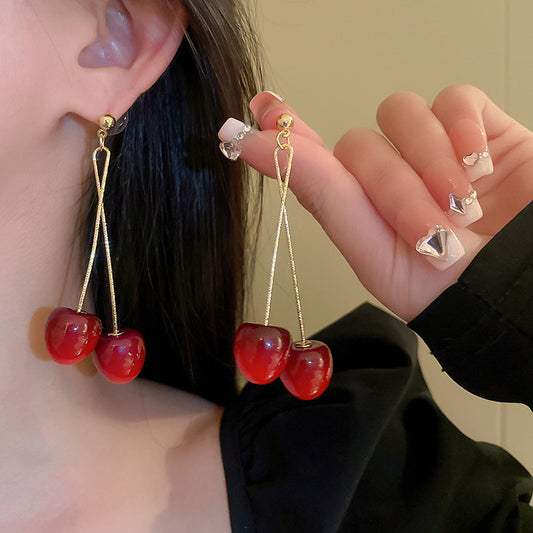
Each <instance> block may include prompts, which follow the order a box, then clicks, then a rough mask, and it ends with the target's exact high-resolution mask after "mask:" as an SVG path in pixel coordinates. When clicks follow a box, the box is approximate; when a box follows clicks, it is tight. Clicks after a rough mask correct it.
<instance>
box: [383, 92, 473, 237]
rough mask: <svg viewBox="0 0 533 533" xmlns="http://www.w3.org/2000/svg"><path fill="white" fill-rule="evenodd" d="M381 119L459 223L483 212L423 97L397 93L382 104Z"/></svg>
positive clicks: (435, 194) (413, 166) (415, 168)
mask: <svg viewBox="0 0 533 533" xmlns="http://www.w3.org/2000/svg"><path fill="white" fill-rule="evenodd" d="M377 120H378V124H379V126H380V128H381V129H382V131H383V133H384V134H385V135H386V136H387V137H388V138H389V139H390V141H391V142H392V143H393V144H394V146H395V147H396V148H397V149H398V151H399V152H400V153H401V154H402V156H403V158H404V159H405V160H406V161H407V162H408V163H409V164H410V166H411V167H412V168H413V169H414V170H415V171H416V172H417V173H418V175H419V176H420V178H421V179H422V181H423V182H424V183H425V185H426V187H427V188H428V190H429V191H430V193H431V194H432V196H433V197H434V198H435V200H436V202H437V203H438V205H439V207H440V209H441V210H442V211H444V212H445V213H447V214H448V216H449V219H450V220H451V221H452V222H453V224H454V225H455V226H459V227H464V226H468V225H470V224H472V223H473V222H476V221H477V220H479V219H480V218H481V217H482V216H483V211H482V209H481V206H480V204H479V201H478V200H477V193H476V192H475V191H474V190H473V188H472V185H471V184H470V179H469V177H468V175H467V173H466V172H465V170H464V168H463V167H462V165H461V164H460V163H459V162H458V160H457V157H456V155H455V151H454V148H453V146H452V143H451V141H450V139H449V137H448V134H447V132H446V130H445V128H444V127H443V125H442V124H441V123H440V121H439V120H438V119H437V117H436V116H435V115H434V114H433V112H432V111H431V109H430V108H429V107H428V105H427V103H426V102H425V100H423V99H422V97H420V96H419V95H417V94H414V93H410V92H400V93H395V94H393V95H392V96H390V97H389V98H387V99H386V100H385V101H384V102H383V103H382V104H381V106H380V107H379V109H378V114H377Z"/></svg>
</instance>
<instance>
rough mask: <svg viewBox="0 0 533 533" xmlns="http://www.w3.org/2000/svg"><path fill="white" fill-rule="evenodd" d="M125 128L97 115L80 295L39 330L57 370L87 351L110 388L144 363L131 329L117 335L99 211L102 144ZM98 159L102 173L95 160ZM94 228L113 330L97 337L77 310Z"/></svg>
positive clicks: (93, 319)
mask: <svg viewBox="0 0 533 533" xmlns="http://www.w3.org/2000/svg"><path fill="white" fill-rule="evenodd" d="M126 123H127V115H125V116H124V117H122V118H121V119H120V121H119V122H117V121H116V120H115V119H114V118H113V117H112V116H111V115H103V116H102V117H100V119H99V128H98V132H97V136H98V146H97V147H96V149H95V150H94V152H93V169H94V178H95V182H96V191H97V193H98V207H97V212H96V220H95V223H94V233H93V241H92V246H91V253H90V256H89V264H88V266H87V271H86V273H85V280H84V282H83V287H82V290H81V295H80V300H79V303H78V308H77V310H74V309H69V308H66V307H58V308H57V309H55V310H54V311H52V313H51V314H50V317H49V318H48V321H47V323H46V327H45V342H46V347H47V348H48V351H49V352H50V355H51V356H52V359H54V361H56V362H57V363H59V364H62V365H73V364H75V363H77V362H79V361H81V360H82V359H84V358H85V357H87V356H88V355H89V354H90V353H91V352H92V351H93V350H94V351H95V355H96V356H95V358H94V362H95V365H96V367H97V369H98V370H99V371H100V373H101V374H103V375H104V376H105V377H106V378H107V379H108V380H109V381H111V382H113V383H128V382H130V381H131V380H132V379H134V378H135V377H137V375H138V374H139V372H140V371H141V368H142V366H143V363H144V359H145V352H146V350H145V345H144V339H143V338H142V336H141V334H140V333H139V332H138V331H135V330H132V329H123V330H119V328H118V315H117V306H116V300H115V284H114V279H113V267H112V263H111V248H110V245H109V235H108V231H107V223H106V217H105V209H104V192H105V187H106V183H107V175H108V171H109V161H110V159H111V152H110V150H109V148H108V147H107V146H106V145H105V140H106V138H107V137H108V135H116V134H117V133H120V132H121V131H122V130H123V129H124V128H125V127H126ZM102 158H103V167H102V173H101V175H100V169H99V167H100V166H101V165H100V163H99V160H100V159H102ZM100 227H101V228H102V233H103V237H104V246H105V255H106V263H107V273H108V277H109V294H110V298H111V310H112V316H113V331H112V332H111V333H108V334H105V335H102V322H101V320H100V319H99V318H98V317H97V316H95V315H92V314H90V313H86V312H84V311H83V304H84V301H85V297H86V295H87V290H88V287H89V281H90V278H91V273H92V270H93V266H94V259H95V255H96V248H97V244H98V237H99V234H100Z"/></svg>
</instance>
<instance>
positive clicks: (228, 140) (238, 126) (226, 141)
mask: <svg viewBox="0 0 533 533" xmlns="http://www.w3.org/2000/svg"><path fill="white" fill-rule="evenodd" d="M252 132H253V129H252V128H251V126H248V124H245V123H244V122H241V121H240V120H237V119H236V118H228V120H226V122H224V124H223V125H222V127H221V128H220V130H219V132H218V138H219V139H220V140H221V141H222V142H221V143H220V144H219V148H220V151H221V152H222V153H223V154H224V156H225V157H227V158H228V159H229V160H231V161H236V160H237V159H239V156H240V155H241V153H242V144H241V141H242V140H243V139H244V137H245V136H246V135H248V134H249V133H252Z"/></svg>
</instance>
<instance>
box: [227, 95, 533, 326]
mask: <svg viewBox="0 0 533 533" xmlns="http://www.w3.org/2000/svg"><path fill="white" fill-rule="evenodd" d="M251 109H252V111H253V112H254V115H255V118H256V120H257V121H258V123H259V124H260V126H261V128H262V131H260V132H254V133H253V134H252V135H246V136H245V138H244V139H243V140H242V143H241V145H242V154H241V158H242V159H244V160H245V161H247V162H248V163H249V164H250V165H251V166H253V167H254V168H256V169H257V170H259V171H260V172H262V173H264V174H265V175H267V176H271V177H272V176H274V177H275V169H274V163H273V150H274V147H275V146H276V135H277V132H278V130H277V129H276V120H277V118H278V117H279V116H280V115H281V114H282V113H286V112H288V113H290V114H291V115H293V116H294V117H295V125H294V128H293V133H292V134H291V142H292V144H293V146H294V150H295V156H294V163H293V170H292V174H291V178H290V188H291V190H292V191H293V192H294V194H295V195H296V197H297V198H298V200H299V201H300V203H301V204H302V205H303V206H304V207H305V208H306V209H308V210H309V211H310V212H311V213H312V214H313V215H314V217H315V218H316V219H317V220H318V222H319V223H320V224H321V225H322V227H323V228H324V230H325V231H326V232H327V234H328V235H329V237H330V238H331V239H332V241H333V242H334V243H335V245H336V246H337V248H338V249H339V250H340V251H341V253H342V254H343V255H344V257H345V258H346V260H347V261H348V262H349V263H350V265H351V266H352V268H353V270H354V271H355V273H356V274H357V276H358V277H359V279H360V280H361V282H362V283H363V284H364V286H365V287H366V288H367V289H368V290H369V291H370V292H372V293H373V294H374V295H375V296H376V297H377V298H378V299H379V300H380V301H381V302H382V303H383V304H384V305H386V306H387V307H388V308H389V309H390V310H391V311H393V312H394V313H396V314H397V315H398V316H400V317H402V318H403V319H404V320H410V319H412V318H414V317H415V316H416V315H417V314H419V313H420V312H421V311H422V310H423V309H424V308H425V307H426V306H427V305H428V304H429V303H431V302H432V301H433V300H434V299H435V298H436V297H437V296H438V295H439V294H440V293H441V292H442V291H443V290H445V289H446V288H447V287H449V286H450V285H452V284H453V283H455V281H456V280H457V279H458V277H459V276H460V275H461V273H462V272H463V271H464V269H465V268H466V267H467V266H468V264H469V263H470V262H471V261H472V259H473V258H474V256H475V255H476V254H477V253H478V251H479V250H480V249H481V248H482V247H483V246H484V245H485V244H486V243H487V242H488V241H489V240H490V238H491V237H492V236H493V235H495V234H496V233H497V232H498V231H499V230H500V229H501V228H502V227H503V226H504V225H505V224H506V223H507V222H508V221H509V220H511V219H512V218H513V217H514V216H515V215H516V214H517V213H518V212H519V211H520V210H521V209H523V208H524V207H525V206H526V205H527V204H528V203H529V202H530V201H531V200H532V199H533V177H532V176H533V134H532V133H531V132H530V131H529V130H527V129H526V128H524V127H523V126H521V125H520V124H518V123H517V122H515V121H514V120H513V119H511V118H510V117H509V116H507V115H506V114H505V113H504V112H503V111H501V110H500V109H499V108H498V107H497V106H496V105H495V104H494V103H493V102H491V101H490V100H489V99H488V97H487V96H486V95H485V94H484V93H483V92H481V91H480V90H478V89H476V88H474V87H470V86H454V87H450V88H448V89H445V90H444V91H442V92H441V93H440V94H439V95H438V96H437V98H436V99H435V101H434V102H433V105H432V106H431V108H430V107H429V106H428V105H427V103H426V102H425V101H424V100H423V99H422V98H421V97H420V96H418V95H416V94H413V93H407V92H403V93H396V94H393V95H392V96H390V97H389V98H388V99H386V100H385V101H384V102H383V103H382V104H381V106H380V108H379V110H378V113H377V119H378V124H379V126H380V128H381V130H382V131H383V134H379V133H377V132H375V131H373V130H369V129H353V130H350V131H349V132H348V133H346V134H345V135H344V136H343V137H342V138H341V139H340V141H339V142H338V143H337V145H336V147H335V150H334V152H333V153H332V152H331V151H330V150H328V149H327V148H326V147H324V145H323V143H322V141H321V139H320V137H319V136H318V134H317V133H316V132H314V131H313V130H312V129H311V128H310V127H309V126H307V125H306V124H305V123H304V122H303V121H302V120H301V119H300V118H299V117H297V116H296V113H295V112H294V111H293V110H292V109H291V108H290V107H289V106H288V105H286V104H285V103H283V102H281V101H280V100H278V99H277V98H276V97H275V96H273V95H272V94H271V93H260V94H259V95H258V96H256V97H255V98H254V100H252V102H251ZM234 128H235V123H233V124H232V125H225V126H224V127H223V128H222V130H221V135H220V136H221V138H222V139H223V140H229V138H227V137H228V135H229V136H230V137H232V136H233V135H234V134H235V133H231V134H229V132H231V131H232V130H233V129H234ZM387 139H388V140H387ZM389 141H390V142H389ZM487 146H488V153H489V154H490V155H491V156H492V161H493V163H494V169H495V171H494V173H492V174H490V175H484V176H483V177H480V178H479V179H477V180H476V181H474V182H473V183H472V184H471V179H472V178H473V177H478V176H479V175H480V174H484V173H486V172H488V170H489V169H487V168H485V167H486V166H490V159H489V158H487V157H484V156H483V155H481V154H484V153H485V152H486V149H487ZM467 154H474V155H473V156H472V157H471V158H470V160H469V161H468V162H469V163H471V164H473V163H474V162H475V159H476V158H480V155H481V159H480V161H478V162H477V163H476V164H475V165H474V166H471V167H469V166H465V165H463V164H462V161H463V157H464V156H466V155H467ZM473 186H474V187H475V190H476V191H477V198H478V200H479V204H480V206H481V207H482V209H483V218H481V219H480V220H477V221H476V222H474V223H472V221H473V220H474V219H476V218H478V217H479V215H480V214H481V213H480V212H479V210H473V211H470V212H468V213H467V214H466V215H461V214H458V213H455V212H453V211H450V193H453V194H455V195H456V196H457V198H459V199H461V198H462V199H467V198H470V194H471V192H472V190H473V189H472V187H473ZM476 205H477V204H476ZM471 223H472V224H471ZM469 224H470V225H469ZM436 225H439V226H442V227H443V228H445V229H446V230H447V232H448V234H449V235H450V239H451V241H450V242H452V243H453V242H454V237H453V234H455V235H456V236H457V238H458V240H459V241H460V243H461V244H462V246H461V244H457V246H454V247H453V248H454V250H453V253H450V254H449V256H445V257H444V258H440V259H437V258H433V257H428V256H425V255H422V254H421V253H419V252H417V251H416V245H417V242H418V241H419V240H420V238H421V237H424V236H426V235H427V234H428V232H430V231H431V229H432V228H433V227H434V226H436ZM466 225H468V228H466V227H464V226H466Z"/></svg>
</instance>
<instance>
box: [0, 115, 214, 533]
mask: <svg viewBox="0 0 533 533" xmlns="http://www.w3.org/2000/svg"><path fill="white" fill-rule="evenodd" d="M92 130H95V128H92ZM92 135H94V131H91V132H90V133H89V132H87V131H85V129H84V127H82V126H81V125H80V124H79V123H77V122H75V121H73V120H71V119H68V118H67V119H65V120H64V121H63V122H62V123H61V124H60V125H59V126H58V127H57V130H56V131H55V132H54V134H53V135H50V136H43V137H45V139H46V138H48V137H50V139H51V141H50V142H46V141H45V140H44V141H43V139H40V140H39V139H34V140H33V141H32V140H30V141H29V142H28V145H27V147H22V148H21V153H20V154H17V155H16V157H15V156H14V157H13V158H12V159H10V160H9V161H7V162H6V165H3V170H2V175H1V176H0V179H1V180H2V184H3V191H2V195H1V196H0V249H1V250H2V253H1V254H0V302H1V305H0V357H1V358H2V372H0V402H1V405H2V409H1V411H0V428H1V432H2V439H1V441H0V478H1V479H2V480H3V481H4V482H3V484H2V486H3V487H4V488H3V489H0V502H3V503H0V517H2V518H0V529H1V530H4V529H3V526H4V525H6V526H7V525H8V524H15V523H16V524H19V525H20V524H23V523H25V522H21V520H22V517H24V516H27V513H28V512H30V514H32V516H34V517H36V518H35V519H38V517H39V516H41V514H42V513H45V514H46V513H47V512H53V513H56V515H57V512H59V511H60V510H58V505H59V506H61V505H64V504H65V502H67V501H70V500H71V499H73V500H75V501H76V500H79V499H81V498H83V497H84V495H85V492H86V489H87V487H86V484H89V485H90V484H91V483H92V482H95V476H97V479H98V482H103V483H108V484H110V483H112V480H111V479H107V478H106V474H105V472H102V470H101V469H102V465H106V464H108V463H112V462H113V460H117V461H118V460H120V461H128V460H132V461H137V460H138V457H137V458H136V459H135V460H133V459H132V457H131V456H130V455H131V452H128V450H130V449H131V448H132V447H131V442H135V443H136V445H138V446H141V448H143V446H144V449H152V447H153V442H154V432H153V431H152V430H149V431H147V428H146V417H147V416H148V415H149V413H147V412H146V410H147V409H150V403H149V402H151V401H155V402H158V401H159V400H158V399H161V398H162V397H166V395H168V394H169V393H168V392H164V389H163V388H159V387H158V386H156V385H153V384H149V383H144V384H143V383H142V382H139V383H135V382H134V383H131V384H128V385H120V386H117V385H112V384H110V383H108V382H106V381H105V380H104V379H103V378H102V377H101V376H99V375H98V374H97V373H96V371H95V369H94V367H93V366H92V363H91V362H90V361H87V362H83V363H80V364H78V365H76V366H72V367H65V366H61V365H58V364H56V363H55V362H53V361H52V360H51V358H50V357H49V355H48V353H47V351H46V348H45V346H44V325H45V322H46V320H47V317H48V315H49V313H50V311H51V310H52V309H53V308H55V307H57V306H60V305H61V306H65V307H72V308H75V307H76V305H77V303H78V298H79V294H80V290H81V283H82V280H83V275H84V267H83V266H81V267H80V262H81V261H80V253H79V246H78V243H77V238H76V232H77V231H78V221H79V212H80V209H83V202H82V201H81V199H82V196H83V188H84V183H86V179H87V176H89V175H90V170H91V159H90V158H91V153H92V149H93V146H91V140H90V139H91V136H92ZM39 141H40V142H39ZM94 144H95V143H94ZM38 147H39V148H38ZM59 147H61V150H60V149H59ZM88 310H90V309H88ZM88 359H89V360H90V357H89V358H88ZM146 388H149V389H150V393H149V394H143V390H146ZM154 388H155V389H157V390H156V392H154V390H155V389H154ZM157 391H159V392H157ZM161 391H163V392H161ZM171 396H172V398H179V399H180V400H183V401H182V402H181V403H180V405H179V406H178V405H177V404H175V403H173V404H172V407H173V409H172V413H171V414H169V413H163V418H165V419H167V418H168V419H170V418H171V419H172V425H171V428H172V429H170V430H169V433H168V434H167V433H165V432H164V437H163V438H164V439H169V440H170V441H172V443H173V444H175V442H174V441H175V440H179V438H180V437H179V435H182V434H183V432H184V431H185V429H186V427H187V426H188V424H189V423H190V420H191V419H192V418H194V417H195V416H196V413H198V412H205V411H206V406H205V405H203V404H201V402H200V407H199V404H198V401H196V400H194V399H192V398H190V397H189V396H188V395H184V394H183V395H181V396H180V394H179V393H176V392H174V393H173V394H172V395H171ZM147 397H149V398H155V400H152V399H150V400H147V399H146V398H147ZM147 402H148V403H147ZM161 405H170V403H169V402H168V401H167V400H165V401H164V402H162V403H161ZM207 410H209V409H207ZM154 411H155V412H157V413H158V415H161V408H160V407H154ZM165 431H166V430H165ZM143 443H144V444H143ZM117 449H118V450H121V454H119V459H117ZM113 458H114V459H113ZM149 463H150V461H149V460H147V464H149ZM95 465H100V466H98V467H95ZM111 470H112V469H110V471H111ZM141 470H142V469H141ZM87 472H93V474H91V475H90V476H89V475H88V474H87ZM94 472H96V474H94ZM114 473H115V474H116V471H114ZM98 476H99V477H98ZM43 486H46V487H48V492H49V493H50V496H47V494H43V493H42V487H43ZM31 487H41V488H40V489H39V490H40V491H41V493H40V494H39V501H40V504H41V505H42V509H40V508H33V509H31V511H30V510H29V509H26V508H25V506H26V503H25V502H30V501H32V500H33V503H32V505H33V504H35V502H36V500H34V499H33V497H32V494H31V490H32V489H31ZM56 489H57V491H58V492H61V493H62V498H61V499H60V500H59V501H57V500H56V501H55V502H54V494H55V495H56V496H57V493H55V492H54V491H55V490H56ZM47 509H48V511H47ZM40 513H41V514H40ZM67 518H68V517H67ZM67 518H65V519H67ZM11 530H21V529H17V528H16V527H15V528H14V529H11ZM26 530H32V529H31V528H30V529H26Z"/></svg>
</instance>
